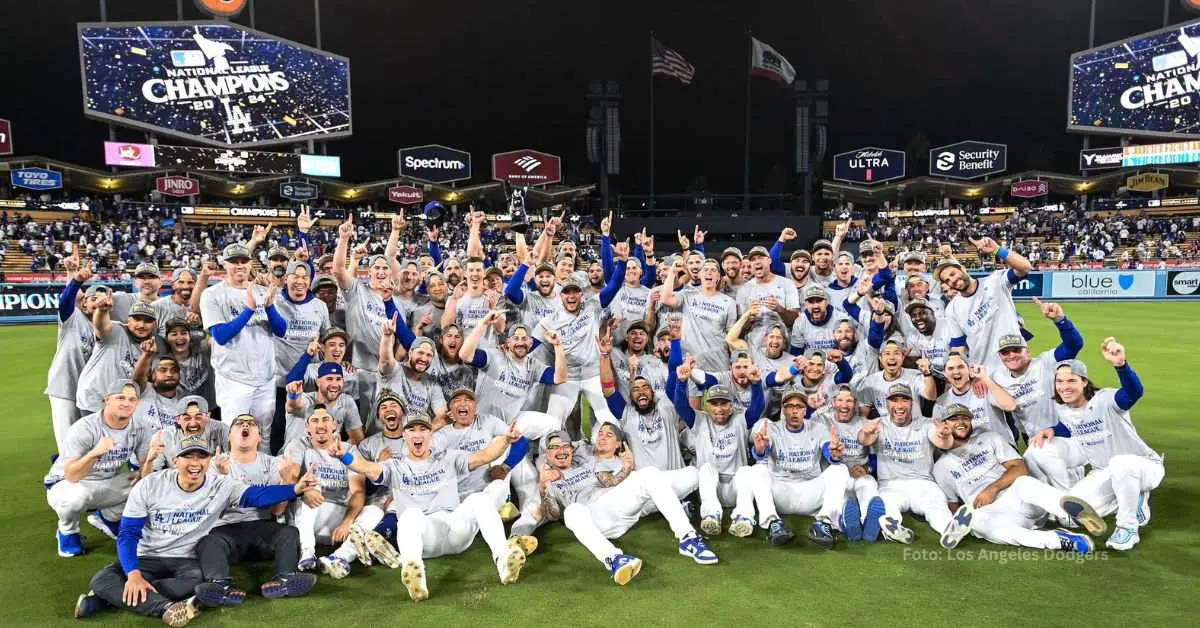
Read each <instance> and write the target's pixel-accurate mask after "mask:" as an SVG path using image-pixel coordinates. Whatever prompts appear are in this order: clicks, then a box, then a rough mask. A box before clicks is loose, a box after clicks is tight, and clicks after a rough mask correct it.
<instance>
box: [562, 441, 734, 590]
mask: <svg viewBox="0 0 1200 628" xmlns="http://www.w3.org/2000/svg"><path fill="white" fill-rule="evenodd" d="M613 427H614V426H613V425H612V424H607V425H604V426H602V427H601V429H600V432H599V438H598V439H597V447H600V448H602V449H614V450H615V449H616V447H617V445H618V443H619V442H620V436H619V435H618V432H619V430H616V431H614V430H613V429H612V428H613ZM602 440H603V442H601V441H602ZM543 449H544V450H545V451H546V457H547V465H546V466H545V467H544V468H543V469H542V472H541V478H540V480H539V492H540V493H541V496H542V501H541V511H542V515H543V516H544V517H545V518H547V519H550V520H555V519H560V518H561V519H562V520H563V523H564V524H566V526H567V529H569V530H570V531H571V533H572V534H574V535H575V538H576V539H577V540H578V541H579V542H580V543H581V544H583V546H584V547H586V548H587V550H588V551H589V552H591V554H592V556H595V557H596V559H597V560H599V561H600V562H601V563H602V564H603V565H604V566H605V567H606V568H608V570H609V573H611V574H612V577H613V581H614V582H616V583H617V584H619V585H625V584H628V583H629V581H630V580H631V579H633V577H634V576H636V575H637V574H638V572H639V571H641V569H642V561H641V559H639V558H637V557H634V556H631V555H629V554H626V553H624V552H623V551H622V550H621V549H620V548H618V547H617V546H615V545H613V543H612V541H610V540H609V539H615V538H619V537H621V536H622V535H624V534H625V533H626V532H628V531H629V529H630V528H632V527H633V525H634V524H635V523H637V522H638V519H640V518H641V517H642V513H644V512H646V511H647V510H648V508H649V507H651V506H653V508H654V509H655V510H657V511H658V512H660V513H662V516H663V518H664V519H666V520H667V524H668V525H670V526H671V532H672V533H674V534H675V538H676V539H678V541H679V553H680V554H681V555H683V556H689V557H691V558H692V560H694V561H696V562H697V563H699V564H701V565H713V564H716V563H717V555H716V554H714V553H713V551H712V550H711V549H709V548H708V543H707V542H706V541H705V540H704V537H702V536H700V535H699V534H696V530H695V528H693V527H692V524H691V523H689V522H688V518H687V514H685V513H684V510H683V505H682V504H680V503H679V498H677V497H676V496H675V493H674V492H673V491H672V490H671V485H670V483H669V482H667V480H666V479H665V478H664V477H663V476H662V474H661V473H660V472H659V470H658V469H655V468H654V467H645V468H642V469H638V470H636V471H635V470H634V469H633V455H632V453H630V452H628V451H627V452H626V453H625V454H624V456H623V457H621V458H609V459H608V460H606V461H598V460H595V459H577V458H575V455H574V446H573V445H572V444H571V441H570V437H569V436H567V433H566V432H564V431H562V430H559V431H556V432H551V433H550V434H548V435H546V438H545V441H544V447H543Z"/></svg>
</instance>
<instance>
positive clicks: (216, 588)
mask: <svg viewBox="0 0 1200 628" xmlns="http://www.w3.org/2000/svg"><path fill="white" fill-rule="evenodd" d="M195 599H197V600H199V601H200V603H201V604H203V605H204V606H205V607H207V608H218V607H221V606H237V605H238V604H241V603H242V602H245V601H246V592H245V591H243V590H241V589H239V588H237V587H235V586H233V581H232V580H223V581H222V580H210V581H208V582H201V583H200V584H198V585H196V597H195Z"/></svg>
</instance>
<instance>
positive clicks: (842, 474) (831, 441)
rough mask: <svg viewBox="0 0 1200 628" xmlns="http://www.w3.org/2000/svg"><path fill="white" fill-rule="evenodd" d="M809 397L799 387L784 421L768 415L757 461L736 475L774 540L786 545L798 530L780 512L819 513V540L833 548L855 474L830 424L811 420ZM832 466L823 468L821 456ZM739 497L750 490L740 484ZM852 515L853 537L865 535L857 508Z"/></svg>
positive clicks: (757, 435)
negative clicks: (845, 461)
mask: <svg viewBox="0 0 1200 628" xmlns="http://www.w3.org/2000/svg"><path fill="white" fill-rule="evenodd" d="M806 402H807V397H806V396H805V395H804V393H803V392H801V391H799V390H789V391H787V392H785V393H783V420H782V421H775V422H771V421H768V420H767V419H762V420H760V421H759V422H758V425H756V426H755V427H754V429H753V430H752V431H751V438H752V439H753V443H754V444H753V447H752V448H751V450H750V454H751V455H752V456H754V460H755V461H756V462H757V464H755V465H753V466H750V467H746V469H745V473H743V474H741V475H742V476H743V477H744V478H745V479H744V480H739V478H734V483H739V482H745V483H746V484H747V487H748V488H749V489H750V490H749V492H750V493H751V494H753V496H754V502H755V503H756V504H757V505H758V524H759V525H760V526H762V527H763V528H766V529H767V538H768V540H769V541H770V542H771V544H772V545H783V544H785V543H788V542H790V541H791V540H792V537H793V534H792V533H791V531H790V530H788V529H787V527H786V526H785V525H784V524H783V519H781V518H780V517H779V515H780V513H782V514H786V515H814V516H815V517H816V521H815V522H813V525H812V527H811V528H810V529H809V531H808V538H809V540H811V541H812V542H813V543H816V544H817V545H820V546H821V547H824V548H825V549H833V544H834V536H833V522H834V520H836V519H838V518H839V517H840V515H841V514H842V507H843V506H844V505H845V503H846V485H847V484H848V483H849V482H850V473H849V472H848V471H847V470H846V465H844V464H842V456H843V455H844V454H845V453H846V447H845V445H844V444H843V443H842V441H841V439H840V438H838V433H837V428H836V427H834V428H833V431H832V433H831V432H830V429H829V428H827V427H825V424H823V423H820V422H815V421H805V420H804V414H805V410H806V409H807V407H808V406H807V403H806ZM822 460H824V461H825V463H826V465H827V466H826V467H825V469H824V470H822V469H821V461H822ZM738 488H739V490H738V494H739V496H740V495H741V494H742V493H743V492H744V490H745V489H743V488H742V487H738ZM852 514H853V516H852V517H849V518H848V519H847V521H848V522H850V523H851V526H848V527H852V529H853V536H856V537H860V538H861V536H862V530H861V529H860V528H859V524H860V520H859V513H858V512H857V510H856V511H855V512H854V513H852Z"/></svg>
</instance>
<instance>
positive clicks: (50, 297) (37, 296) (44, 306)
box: [0, 283, 64, 323]
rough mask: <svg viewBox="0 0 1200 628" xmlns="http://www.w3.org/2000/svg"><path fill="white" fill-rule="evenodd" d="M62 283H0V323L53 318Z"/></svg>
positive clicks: (56, 309) (56, 310)
mask: <svg viewBox="0 0 1200 628" xmlns="http://www.w3.org/2000/svg"><path fill="white" fill-rule="evenodd" d="M63 285H64V284H61V283H59V284H10V283H4V284H0V323H3V322H20V321H22V320H23V319H24V320H36V319H41V318H53V317H54V316H56V315H57V313H58V295H59V294H61V293H62V290H63Z"/></svg>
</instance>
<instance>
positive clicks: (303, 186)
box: [279, 181, 321, 201]
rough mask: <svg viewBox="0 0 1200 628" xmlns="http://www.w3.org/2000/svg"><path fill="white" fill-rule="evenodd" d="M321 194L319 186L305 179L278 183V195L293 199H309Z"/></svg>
mask: <svg viewBox="0 0 1200 628" xmlns="http://www.w3.org/2000/svg"><path fill="white" fill-rule="evenodd" d="M320 195H321V187H320V186H319V185H317V184H315V183H308V182H307V181H284V182H283V183H280V184H279V196H281V197H283V198H286V199H291V200H293V201H311V200H313V199H315V198H317V197H318V196H320Z"/></svg>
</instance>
